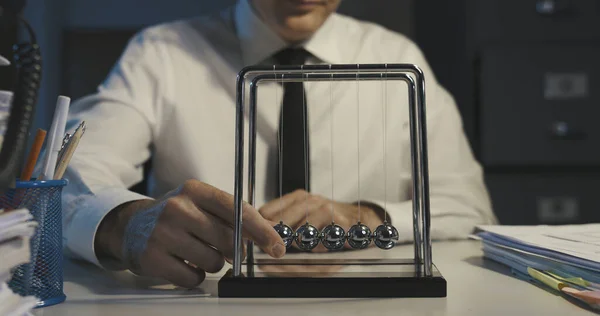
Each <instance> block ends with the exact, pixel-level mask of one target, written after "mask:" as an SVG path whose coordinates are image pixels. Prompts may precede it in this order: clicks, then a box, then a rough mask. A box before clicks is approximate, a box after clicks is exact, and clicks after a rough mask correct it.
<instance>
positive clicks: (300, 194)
mask: <svg viewBox="0 0 600 316" xmlns="http://www.w3.org/2000/svg"><path fill="white" fill-rule="evenodd" d="M308 195H309V193H308V192H306V191H304V190H297V191H294V192H292V193H288V194H286V195H284V196H283V197H281V198H278V199H275V200H272V201H270V202H269V203H267V204H265V205H264V206H263V207H261V208H260V211H259V213H260V214H261V215H262V216H263V217H264V218H274V217H276V216H278V214H279V213H280V212H281V210H285V209H287V208H289V207H291V206H292V205H294V204H297V203H298V202H300V201H304V200H306V199H307V196H308Z"/></svg>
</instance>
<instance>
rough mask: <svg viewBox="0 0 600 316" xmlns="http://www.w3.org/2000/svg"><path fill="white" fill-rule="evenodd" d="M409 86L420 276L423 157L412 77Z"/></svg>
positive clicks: (416, 250) (417, 253)
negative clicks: (417, 138)
mask: <svg viewBox="0 0 600 316" xmlns="http://www.w3.org/2000/svg"><path fill="white" fill-rule="evenodd" d="M407 80H408V81H407V84H408V85H409V91H408V103H409V107H408V113H409V122H410V147H411V150H410V152H411V166H412V183H413V190H412V201H413V203H412V204H413V245H414V260H415V266H416V267H417V272H418V273H419V274H420V272H421V270H422V269H421V264H423V260H422V258H423V257H422V250H423V249H422V248H423V247H422V242H421V227H420V226H419V225H420V221H419V219H420V212H421V209H422V204H421V199H420V195H419V192H420V190H419V188H420V187H421V183H422V182H421V179H420V178H421V177H420V175H421V171H420V170H421V169H420V168H419V159H420V158H421V155H420V154H419V150H420V148H419V142H418V141H416V140H415V137H416V136H417V135H419V133H418V132H417V128H418V124H417V123H416V112H417V109H416V107H417V106H416V99H415V98H416V93H415V89H416V86H415V81H414V80H413V78H412V77H408V76H407Z"/></svg>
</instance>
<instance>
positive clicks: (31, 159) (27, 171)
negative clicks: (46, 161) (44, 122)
mask: <svg viewBox="0 0 600 316" xmlns="http://www.w3.org/2000/svg"><path fill="white" fill-rule="evenodd" d="M45 138H46V131H45V130H43V129H38V130H37V133H36V134H35V139H34V140H33V144H32V145H31V150H30V151H29V156H28V157H27V162H26V163H25V168H23V172H21V181H29V180H30V179H31V175H32V174H33V169H34V168H35V163H36V162H37V160H38V156H39V155H40V151H41V150H42V145H43V144H44V139H45Z"/></svg>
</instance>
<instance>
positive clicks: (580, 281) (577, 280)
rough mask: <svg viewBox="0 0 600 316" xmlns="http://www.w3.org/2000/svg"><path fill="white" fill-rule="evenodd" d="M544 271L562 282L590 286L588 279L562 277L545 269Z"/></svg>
mask: <svg viewBox="0 0 600 316" xmlns="http://www.w3.org/2000/svg"><path fill="white" fill-rule="evenodd" d="M546 273H548V274H549V275H551V276H552V277H553V278H555V279H558V280H561V281H563V282H568V283H571V284H576V285H579V286H583V287H588V286H590V282H588V281H586V280H584V279H582V278H563V277H561V276H558V275H556V274H554V273H552V272H549V271H546Z"/></svg>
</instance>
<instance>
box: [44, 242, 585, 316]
mask: <svg viewBox="0 0 600 316" xmlns="http://www.w3.org/2000/svg"><path fill="white" fill-rule="evenodd" d="M372 250H373V251H377V249H372ZM367 251H371V250H367ZM356 253H358V252H348V253H342V254H337V256H340V255H342V256H344V255H346V256H354V255H356ZM389 253H392V254H394V255H395V256H402V257H405V258H410V257H411V254H412V253H413V250H412V246H399V247H396V248H394V249H393V250H391V251H390V252H389ZM433 259H434V263H435V264H436V265H437V266H438V267H439V269H440V271H441V272H442V274H443V275H444V277H445V278H446V280H447V281H448V297H447V298H434V299H431V298H430V299H219V298H218V297H216V294H215V293H216V292H217V282H218V280H219V277H220V275H210V276H207V279H206V280H205V282H204V283H203V284H202V286H201V288H200V289H198V290H193V291H183V290H178V289H173V288H172V287H171V286H167V285H160V284H158V283H156V282H157V281H156V280H150V279H145V278H139V277H135V276H133V275H131V274H129V273H126V272H116V273H114V272H106V271H102V270H100V269H98V268H96V267H94V266H92V265H89V264H86V263H78V262H71V261H68V262H66V265H65V268H66V273H65V293H66V295H67V301H66V302H65V303H62V304H60V305H57V306H52V307H47V308H43V309H39V310H36V311H35V314H36V315H43V316H53V315H61V316H67V315H90V316H94V315H102V316H105V315H169V314H172V315H175V314H177V315H186V314H190V315H203V316H211V315H226V316H232V315H245V316H253V315H256V316H264V315H268V316H275V315H283V314H285V315H286V316H293V315H301V316H307V315H319V316H321V315H343V316H347V315H353V314H361V315H376V316H383V315H393V316H401V315H461V316H464V315H593V313H591V312H590V311H587V310H585V309H583V308H581V307H579V306H576V305H574V304H573V303H571V302H569V301H567V300H565V299H564V298H562V297H557V296H555V295H554V294H552V293H550V292H547V291H545V290H542V289H540V288H538V287H536V286H535V285H532V284H529V283H527V282H524V281H520V280H518V279H515V278H513V277H511V276H509V275H507V273H508V270H507V269H506V268H504V267H503V266H501V265H499V264H496V263H494V262H491V261H489V260H484V259H483V258H482V252H481V245H480V243H479V242H477V241H457V242H438V243H434V244H433ZM150 285H153V286H154V287H152V288H148V286H150Z"/></svg>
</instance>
